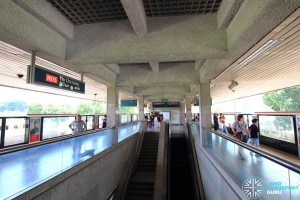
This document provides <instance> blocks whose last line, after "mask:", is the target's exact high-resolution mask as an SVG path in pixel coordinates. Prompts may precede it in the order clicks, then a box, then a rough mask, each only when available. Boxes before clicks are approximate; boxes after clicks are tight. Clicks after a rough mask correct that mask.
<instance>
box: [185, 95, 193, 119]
mask: <svg viewBox="0 0 300 200" xmlns="http://www.w3.org/2000/svg"><path fill="white" fill-rule="evenodd" d="M185 110H186V120H187V122H191V121H192V104H191V98H186V101H185Z"/></svg>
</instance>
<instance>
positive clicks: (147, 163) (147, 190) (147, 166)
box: [125, 132, 159, 200]
mask: <svg viewBox="0 0 300 200" xmlns="http://www.w3.org/2000/svg"><path fill="white" fill-rule="evenodd" d="M158 136H159V135H158V133H156V132H145V135H144V139H143V143H142V147H141V151H140V155H139V158H138V161H137V167H136V171H135V172H134V174H133V176H132V177H131V179H130V180H129V183H128V187H127V192H126V197H125V199H126V200H153V193H154V181H155V172H156V161H157V150H158V139H159V138H158Z"/></svg>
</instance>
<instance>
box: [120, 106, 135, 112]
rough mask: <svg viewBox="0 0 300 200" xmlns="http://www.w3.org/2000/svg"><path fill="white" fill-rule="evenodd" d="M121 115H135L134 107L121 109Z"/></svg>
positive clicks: (121, 107)
mask: <svg viewBox="0 0 300 200" xmlns="http://www.w3.org/2000/svg"><path fill="white" fill-rule="evenodd" d="M119 113H120V114H134V108H133V107H123V106H120V107H119Z"/></svg>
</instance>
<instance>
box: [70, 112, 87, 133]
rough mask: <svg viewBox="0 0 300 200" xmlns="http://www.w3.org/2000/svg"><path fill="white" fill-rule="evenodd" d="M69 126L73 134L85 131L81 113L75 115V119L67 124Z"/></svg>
mask: <svg viewBox="0 0 300 200" xmlns="http://www.w3.org/2000/svg"><path fill="white" fill-rule="evenodd" d="M69 128H70V129H71V130H72V131H73V133H74V134H77V133H81V132H83V131H86V123H85V122H84V121H83V120H81V115H77V117H76V120H75V121H73V122H72V123H71V124H69Z"/></svg>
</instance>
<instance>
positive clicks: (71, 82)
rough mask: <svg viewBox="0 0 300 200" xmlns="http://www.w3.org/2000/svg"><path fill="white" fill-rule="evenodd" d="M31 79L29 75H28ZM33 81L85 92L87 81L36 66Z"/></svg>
mask: <svg viewBox="0 0 300 200" xmlns="http://www.w3.org/2000/svg"><path fill="white" fill-rule="evenodd" d="M27 78H28V79H29V76H28V77H27ZM32 83H34V84H38V85H44V86H48V87H53V88H57V89H63V90H68V91H72V92H78V93H82V94H84V93H85V83H84V82H81V81H78V80H76V79H73V78H70V77H68V76H65V75H62V74H59V73H56V72H54V71H51V70H48V69H45V68H42V67H40V66H35V67H34V69H33V79H32Z"/></svg>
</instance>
